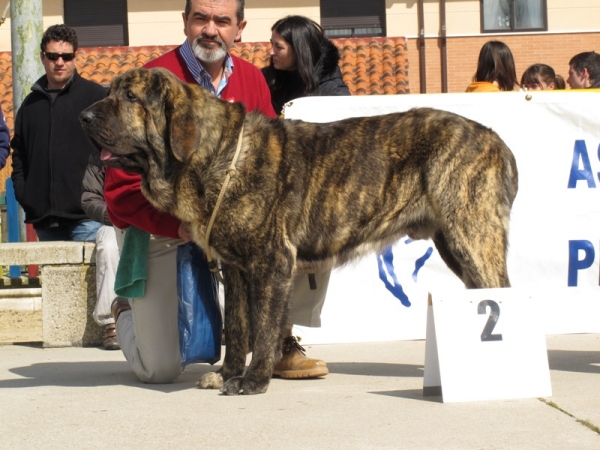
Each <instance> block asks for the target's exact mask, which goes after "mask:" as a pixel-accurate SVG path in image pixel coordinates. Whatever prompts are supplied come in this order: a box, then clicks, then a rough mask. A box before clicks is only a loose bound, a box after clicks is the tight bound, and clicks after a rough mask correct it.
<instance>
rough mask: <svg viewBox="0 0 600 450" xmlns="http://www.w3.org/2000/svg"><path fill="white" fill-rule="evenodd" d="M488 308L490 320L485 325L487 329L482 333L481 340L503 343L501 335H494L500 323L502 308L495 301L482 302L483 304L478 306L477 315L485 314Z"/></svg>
mask: <svg viewBox="0 0 600 450" xmlns="http://www.w3.org/2000/svg"><path fill="white" fill-rule="evenodd" d="M486 306H489V307H490V315H489V316H488V320H487V322H486V324H485V327H484V328H483V331H482V332H481V340H482V341H483V342H486V341H501V340H502V335H501V334H492V331H494V327H495V326H496V324H497V323H498V318H499V317H500V306H498V303H496V302H495V301H493V300H482V301H481V302H479V305H477V313H478V314H485V311H486Z"/></svg>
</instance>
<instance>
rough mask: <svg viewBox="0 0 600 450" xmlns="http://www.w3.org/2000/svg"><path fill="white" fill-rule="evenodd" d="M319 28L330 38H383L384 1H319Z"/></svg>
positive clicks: (384, 31)
mask: <svg viewBox="0 0 600 450" xmlns="http://www.w3.org/2000/svg"><path fill="white" fill-rule="evenodd" d="M321 26H322V27H323V30H324V31H325V34H326V35H327V36H328V37H330V38H342V37H363V36H385V35H386V30H385V0H369V1H364V0H321Z"/></svg>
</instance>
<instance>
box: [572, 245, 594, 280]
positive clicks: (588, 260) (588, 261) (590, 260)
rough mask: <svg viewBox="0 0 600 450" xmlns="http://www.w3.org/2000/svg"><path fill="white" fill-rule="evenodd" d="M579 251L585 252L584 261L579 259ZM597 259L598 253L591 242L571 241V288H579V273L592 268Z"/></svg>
mask: <svg viewBox="0 0 600 450" xmlns="http://www.w3.org/2000/svg"><path fill="white" fill-rule="evenodd" d="M579 250H583V251H584V257H583V259H579ZM595 258H596V252H595V251H594V246H593V245H592V243H591V242H590V241H586V240H580V241H569V277H568V285H569V287H572V286H577V273H578V271H580V270H583V269H588V268H590V267H591V266H592V264H594V259H595Z"/></svg>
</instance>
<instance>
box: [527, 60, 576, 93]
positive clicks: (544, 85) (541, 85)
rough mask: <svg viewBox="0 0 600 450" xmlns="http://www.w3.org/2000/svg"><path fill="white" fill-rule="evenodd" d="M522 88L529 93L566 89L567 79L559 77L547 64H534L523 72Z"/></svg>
mask: <svg viewBox="0 0 600 450" xmlns="http://www.w3.org/2000/svg"><path fill="white" fill-rule="evenodd" d="M521 87H522V88H523V89H527V90H528V91H551V90H554V89H565V87H566V84H565V79H564V78H563V77H561V76H560V75H557V74H556V72H555V71H554V69H553V68H552V67H550V66H549V65H547V64H533V65H531V66H529V67H528V68H527V70H526V71H525V72H523V76H522V77H521Z"/></svg>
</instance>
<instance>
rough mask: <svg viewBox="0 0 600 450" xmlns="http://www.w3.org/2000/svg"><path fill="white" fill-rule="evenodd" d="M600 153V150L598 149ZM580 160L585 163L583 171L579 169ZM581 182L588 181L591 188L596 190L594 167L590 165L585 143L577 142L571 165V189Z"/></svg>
mask: <svg viewBox="0 0 600 450" xmlns="http://www.w3.org/2000/svg"><path fill="white" fill-rule="evenodd" d="M598 152H599V153H600V149H598ZM579 159H581V162H582V163H583V169H580V168H579ZM579 180H583V181H587V184H588V187H589V188H595V187H596V183H595V182H594V175H593V174H592V165H591V164H590V157H589V155H588V152H587V147H586V146H585V141H582V140H577V141H575V148H574V149H573V162H572V163H571V173H570V175H569V186H568V188H569V189H574V188H576V187H577V182H578V181H579Z"/></svg>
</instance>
